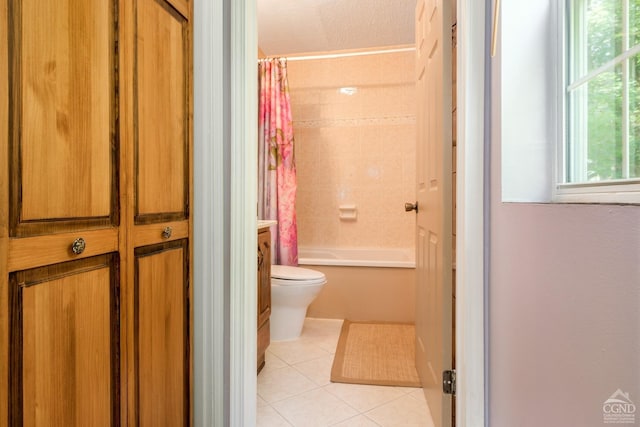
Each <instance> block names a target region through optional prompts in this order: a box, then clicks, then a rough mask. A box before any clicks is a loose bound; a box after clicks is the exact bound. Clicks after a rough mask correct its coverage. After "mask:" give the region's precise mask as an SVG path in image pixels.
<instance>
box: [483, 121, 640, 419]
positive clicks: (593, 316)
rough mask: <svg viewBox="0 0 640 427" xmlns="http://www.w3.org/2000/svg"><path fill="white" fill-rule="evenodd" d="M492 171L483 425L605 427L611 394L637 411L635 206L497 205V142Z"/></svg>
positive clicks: (638, 229)
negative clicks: (625, 397)
mask: <svg viewBox="0 0 640 427" xmlns="http://www.w3.org/2000/svg"><path fill="white" fill-rule="evenodd" d="M494 128H495V122H494ZM496 133H497V132H496ZM492 163H493V165H494V166H493V170H492V182H493V185H492V203H491V209H492V214H491V215H492V216H491V276H490V284H489V307H488V308H489V425H490V426H491V427H514V426H522V427H527V426H531V427H540V426H545V427H554V426H562V427H564V426H581V427H589V426H602V425H607V424H603V413H602V412H603V411H602V405H603V402H604V401H605V400H606V399H607V398H608V397H609V396H610V395H611V394H613V393H614V392H615V391H616V390H617V389H622V391H624V392H628V393H630V397H631V400H632V401H633V402H634V403H635V404H636V405H637V407H638V408H640V206H612V205H558V204H526V203H516V204H514V203H502V202H501V200H500V197H501V188H500V181H501V179H500V178H501V177H500V173H501V171H500V169H501V168H500V141H499V139H498V138H494V143H493V147H492ZM636 424H637V425H640V410H638V413H637V414H636Z"/></svg>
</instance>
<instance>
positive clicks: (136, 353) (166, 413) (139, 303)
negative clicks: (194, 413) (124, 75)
mask: <svg viewBox="0 0 640 427" xmlns="http://www.w3.org/2000/svg"><path fill="white" fill-rule="evenodd" d="M190 3H191V2H184V1H175V0H171V1H166V0H136V1H135V2H134V6H133V7H132V13H133V14H134V17H135V19H133V20H132V25H134V28H135V29H134V31H132V34H134V36H133V37H132V49H131V54H132V56H133V58H134V59H133V61H132V62H131V72H132V75H133V81H134V84H133V86H132V88H131V90H132V92H131V93H132V104H133V110H132V117H133V123H134V125H133V129H132V130H133V133H132V138H131V142H132V150H131V151H132V155H133V156H132V161H131V163H130V164H128V165H127V168H130V169H129V171H130V176H131V178H132V185H133V188H132V190H133V191H132V194H133V198H132V200H131V203H132V209H131V210H130V211H128V213H127V214H126V215H127V217H126V222H127V226H128V227H130V229H131V230H132V233H131V234H130V236H129V238H130V239H131V241H130V247H131V249H130V250H131V251H132V252H133V256H134V258H135V262H134V264H133V265H134V270H132V271H130V272H129V274H130V275H131V276H130V277H131V282H133V283H134V293H135V295H133V300H134V301H133V309H132V311H133V316H131V317H130V318H129V319H130V320H129V322H133V324H130V325H129V330H131V331H133V333H132V337H133V340H134V342H133V343H132V345H131V346H130V347H129V348H130V349H131V350H132V352H131V353H130V354H129V358H130V359H129V363H130V364H132V365H133V366H134V369H133V370H132V371H133V372H135V374H134V377H135V379H133V380H132V383H131V384H129V396H130V397H129V401H128V405H129V406H130V407H131V408H135V409H134V410H132V411H130V413H129V418H128V419H129V423H130V424H132V425H138V426H154V427H155V426H167V427H174V426H188V425H191V423H192V421H191V401H192V399H191V397H190V390H191V388H192V387H191V369H192V368H191V354H192V346H193V343H192V340H191V336H192V335H191V332H190V331H191V330H192V326H191V324H192V323H191V322H192V320H191V319H192V316H191V309H190V307H191V304H190V298H191V295H190V292H191V288H190V286H189V274H190V271H191V268H190V266H189V262H190V261H189V260H190V259H192V256H191V245H192V243H191V242H192V239H191V235H192V221H191V212H190V210H191V208H190V200H191V197H192V172H191V170H192V160H191V152H192V147H191V146H192V143H191V138H192V137H191V130H190V129H191V103H192V100H191V99H192V97H191V44H192V43H191V20H190V16H191V10H190V7H191V5H190ZM128 7H129V6H128ZM130 342H131V341H130Z"/></svg>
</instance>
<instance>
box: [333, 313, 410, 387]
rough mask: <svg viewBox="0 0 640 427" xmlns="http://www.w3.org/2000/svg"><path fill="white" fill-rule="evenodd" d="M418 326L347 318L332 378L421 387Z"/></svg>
mask: <svg viewBox="0 0 640 427" xmlns="http://www.w3.org/2000/svg"><path fill="white" fill-rule="evenodd" d="M415 339H416V332H415V326H414V325H411V324H400V323H376V322H351V321H349V320H345V321H344V323H343V324H342V331H341V332H340V338H339V340H338V347H337V348H336V355H335V358H334V360H333V367H332V368H331V381H333V382H338V383H351V384H373V385H391V386H402V387H421V385H420V379H419V378H418V372H417V371H416V365H415V354H416V347H415Z"/></svg>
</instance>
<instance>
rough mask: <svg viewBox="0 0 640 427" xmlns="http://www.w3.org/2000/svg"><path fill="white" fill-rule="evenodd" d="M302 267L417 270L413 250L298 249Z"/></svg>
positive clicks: (299, 261)
mask: <svg viewBox="0 0 640 427" xmlns="http://www.w3.org/2000/svg"><path fill="white" fill-rule="evenodd" d="M298 263H299V264H300V265H339V266H344V267H392V268H415V266H416V263H415V259H414V256H413V249H395V248H394V249H378V248H371V249H369V248H365V249H361V248H354V249H349V248H305V247H300V248H298Z"/></svg>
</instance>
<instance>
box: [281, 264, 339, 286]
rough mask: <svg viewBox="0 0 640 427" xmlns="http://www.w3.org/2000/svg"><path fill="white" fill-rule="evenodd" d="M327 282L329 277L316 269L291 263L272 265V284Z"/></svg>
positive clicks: (304, 284) (301, 284)
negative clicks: (295, 265)
mask: <svg viewBox="0 0 640 427" xmlns="http://www.w3.org/2000/svg"><path fill="white" fill-rule="evenodd" d="M326 282H327V278H326V277H325V275H324V274H323V273H321V272H319V271H316V270H310V269H308V268H301V267H293V266H290V265H272V266H271V284H275V285H281V286H293V285H297V286H308V285H320V284H324V283H326Z"/></svg>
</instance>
